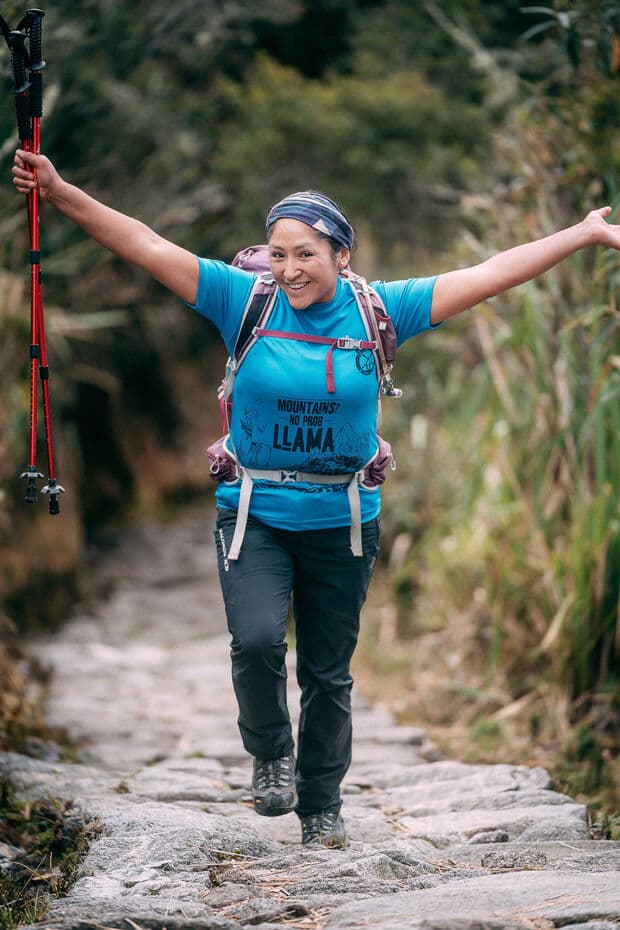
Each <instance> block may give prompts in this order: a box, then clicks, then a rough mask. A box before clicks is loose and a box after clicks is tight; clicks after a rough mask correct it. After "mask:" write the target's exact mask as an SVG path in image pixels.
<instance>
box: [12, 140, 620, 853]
mask: <svg viewBox="0 0 620 930" xmlns="http://www.w3.org/2000/svg"><path fill="white" fill-rule="evenodd" d="M32 169H36V179H35V175H34V174H33V170H32ZM13 175H14V183H15V185H16V187H17V190H18V191H19V192H20V193H23V194H27V193H28V192H29V191H30V190H32V189H33V188H34V187H35V185H36V184H38V186H39V189H40V193H41V197H42V199H44V200H46V201H47V202H48V203H50V204H52V205H53V206H54V207H56V209H58V210H59V211H60V212H61V213H64V214H65V216H67V217H68V218H69V219H71V220H73V221H74V222H75V223H77V224H78V225H79V226H81V228H82V229H83V230H84V231H85V232H86V233H87V234H88V235H90V236H92V237H93V238H94V239H96V240H97V241H98V242H99V243H100V244H101V245H103V246H105V247H106V248H108V249H110V250H111V251H112V252H114V253H115V254H116V255H117V256H119V257H120V258H123V259H126V260H127V261H129V262H131V263H132V264H134V265H136V266H138V267H140V268H142V269H144V270H145V271H147V272H149V273H150V274H151V275H152V276H153V277H154V278H156V279H157V280H158V281H160V282H161V283H162V284H163V285H165V286H166V287H168V288H169V289H170V290H172V291H173V292H174V293H176V294H177V295H178V296H179V297H181V298H182V299H183V300H184V301H185V302H186V303H188V304H189V305H190V306H191V307H193V308H195V309H196V310H198V311H199V312H200V313H202V314H204V315H205V316H208V317H209V318H210V319H211V320H212V321H213V322H214V323H215V324H216V325H217V326H218V328H219V330H220V332H221V334H222V336H223V338H224V341H225V342H226V344H227V347H228V349H229V351H232V348H233V346H234V343H235V339H236V336H237V334H238V331H239V326H240V320H241V315H242V313H243V310H244V307H245V305H246V302H247V300H248V297H249V295H250V293H251V292H252V287H253V284H254V281H255V277H254V276H253V275H252V274H250V273H248V272H246V271H243V270H241V269H239V268H233V267H230V266H228V265H225V264H223V263H221V262H216V261H210V260H205V259H199V258H197V257H196V256H195V255H193V254H192V253H191V252H188V251H187V250H185V249H182V248H180V247H178V246H176V245H174V244H173V243H172V242H168V241H167V240H165V239H163V238H162V237H161V236H158V235H157V234H156V233H155V232H153V231H152V230H151V229H149V228H148V227H147V226H145V225H144V224H143V223H141V222H139V221H138V220H135V219H132V218H131V217H128V216H125V215H123V214H120V213H117V212H116V211H114V210H112V209H110V208H109V207H107V206H105V205H103V204H101V203H99V202H98V201H96V200H94V199H93V198H92V197H90V196H89V195H88V194H86V193H85V192H84V191H82V190H80V189H78V188H76V187H74V186H72V185H70V184H68V183H66V182H65V181H64V180H63V179H62V178H61V177H60V176H59V175H58V173H57V172H56V170H55V169H54V167H53V166H52V164H51V163H50V162H49V160H48V159H47V158H45V157H44V156H35V155H32V154H30V153H26V152H23V151H18V152H17V153H16V155H15V163H14V167H13ZM610 212H611V208H610V207H603V208H602V209H599V210H594V211H592V212H590V213H589V214H588V215H587V216H586V218H585V219H584V220H582V221H581V222H579V223H577V224H575V225H574V226H571V227H569V228H567V229H564V230H561V231H560V232H557V233H554V234H553V235H551V236H547V237H545V238H543V239H540V240H537V241H535V242H530V243H527V244H524V245H520V246H517V247H516V248H513V249H510V250H508V251H505V252H501V253H499V254H497V255H495V256H493V257H492V258H490V259H488V260H487V261H485V262H482V263H481V264H479V265H476V266H473V267H471V268H464V269H459V270H458V271H452V272H448V273H446V274H441V275H438V276H436V277H432V278H424V279H410V280H408V281H393V282H388V283H385V282H375V283H374V285H373V287H374V288H375V289H376V291H377V292H378V293H379V295H380V297H381V299H382V300H383V302H384V304H385V306H386V308H387V311H388V313H389V314H390V316H391V318H392V320H393V322H394V326H395V328H396V332H397V335H398V339H399V342H401V343H402V342H403V341H404V340H406V339H408V338H410V337H412V336H414V335H416V334H417V333H419V332H421V331H423V330H426V329H428V328H430V327H432V326H436V325H437V324H439V323H442V322H443V321H444V320H447V319H448V318H449V317H451V316H454V315H455V314H457V313H460V312H462V311H463V310H466V309H467V308H469V307H472V306H474V305H475V304H477V303H479V302H480V301H482V300H485V299H487V298H489V297H492V296H494V295H496V294H499V293H500V292H502V291H504V290H506V289H508V288H510V287H513V286H515V285H518V284H521V283H523V282H525V281H528V280H530V279H532V278H534V277H536V276H537V275H539V274H542V273H543V272H545V271H547V270H548V269H549V268H551V267H553V266H554V265H556V264H557V263H558V262H560V261H562V260H563V259H564V258H566V257H567V256H569V255H571V254H572V253H574V252H576V251H578V250H579V249H581V248H584V247H586V246H590V245H603V246H607V247H611V248H615V249H618V250H620V227H619V226H613V225H610V224H608V223H607V222H606V219H605V218H606V217H607V216H608V215H609V213H610ZM267 239H268V246H269V262H270V266H271V270H272V273H273V276H274V279H275V282H276V284H277V287H278V290H277V294H276V301H275V304H274V308H273V311H272V315H271V316H270V318H269V328H270V331H271V335H272V337H273V338H265V339H259V340H257V342H256V344H255V345H254V347H253V348H252V350H251V352H249V353H248V356H247V358H246V360H245V361H244V364H243V366H242V367H241V368H240V370H239V372H238V375H237V379H236V382H235V394H234V404H233V407H232V423H231V436H232V441H233V444H234V447H235V452H236V453H237V456H238V458H239V461H240V462H241V465H242V466H245V467H246V468H247V469H256V470H257V471H259V472H260V471H262V473H263V476H264V475H265V473H269V475H268V477H263V478H262V480H261V479H260V477H259V480H257V481H255V483H254V486H253V489H252V495H251V501H250V505H249V518H248V521H247V526H246V528H245V534H244V539H243V544H242V546H241V549H240V551H239V552H238V553H237V552H235V553H234V555H233V554H231V551H230V550H231V543H232V539H233V535H234V530H235V524H236V518H237V509H238V507H239V493H240V491H239V485H240V482H239V481H233V482H230V483H224V482H222V483H221V485H220V488H219V490H218V495H217V501H218V517H217V525H216V531H215V538H216V546H217V552H218V563H219V570H220V580H221V584H222V591H223V595H224V601H225V605H226V614H227V621H228V627H229V630H230V632H231V635H232V642H231V656H232V669H233V684H234V688H235V692H236V695H237V700H238V704H239V728H240V732H241V736H242V740H243V744H244V746H245V748H246V750H247V751H248V752H249V753H250V754H251V755H252V756H253V758H254V771H253V780H252V795H253V800H254V807H255V809H256V811H257V812H258V813H260V814H264V815H266V816H277V815H280V814H285V813H288V812H290V811H292V810H295V811H296V813H297V814H298V816H299V817H300V819H301V826H302V842H303V843H305V844H309V843H316V842H319V843H322V844H323V845H326V846H333V847H339V848H340V847H343V846H345V845H346V842H347V840H346V835H345V828H344V823H343V820H342V817H341V815H340V808H341V799H340V784H341V782H342V779H343V777H344V775H345V772H346V771H347V768H348V766H349V763H350V758H351V709H350V693H351V686H352V679H351V676H350V672H349V663H350V659H351V656H352V654H353V650H354V648H355V645H356V641H357V634H358V623H359V612H360V609H361V606H362V603H363V601H364V598H365V596H366V590H367V587H368V583H369V581H370V576H371V574H372V569H373V567H374V563H375V559H376V554H377V550H378V542H379V528H378V522H377V516H378V512H379V492H378V489H377V488H366V487H363V486H362V487H361V488H360V489H359V494H360V506H361V522H362V526H361V535H362V547H361V555H360V554H359V553H357V554H354V553H353V551H352V548H351V539H350V532H349V525H350V523H351V511H350V507H349V501H348V499H347V493H346V484H345V483H343V482H339V483H337V482H336V480H335V479H334V481H330V480H329V479H330V477H331V478H334V476H335V475H342V474H347V473H350V472H351V471H354V472H355V471H357V470H358V469H360V468H361V467H362V466H363V464H364V463H365V462H366V461H367V460H368V459H369V458H370V457H371V456H372V454H373V452H374V451H375V450H376V447H377V437H376V392H377V380H376V377H374V378H371V377H368V374H369V373H370V374H373V373H374V372H373V371H372V369H371V370H370V371H369V366H368V365H361V364H356V361H359V356H358V355H357V354H356V353H353V352H346V351H343V352H334V353H333V369H334V385H332V386H331V387H330V386H329V385H326V382H325V358H326V348H325V345H324V344H320V342H313V341H312V338H313V337H315V336H316V337H320V338H321V337H325V336H328V337H334V336H336V337H341V336H345V335H346V336H349V337H351V338H352V339H353V340H355V339H360V338H362V339H363V338H364V337H365V333H364V331H363V327H362V322H361V318H360V315H359V313H358V310H357V308H356V305H355V300H354V297H353V295H352V292H351V291H350V289H349V287H348V286H347V284H346V282H345V281H344V280H343V278H342V276H341V272H342V270H343V269H344V268H346V266H347V265H348V262H349V258H350V253H351V248H352V245H353V230H352V228H351V226H350V224H349V223H348V221H347V219H346V217H345V216H344V215H343V213H342V212H341V211H340V209H339V208H338V206H337V205H336V204H335V203H334V202H333V201H331V200H329V198H326V197H324V196H323V195H320V194H316V193H314V192H308V191H306V192H302V193H299V194H293V195H291V196H290V197H287V198H285V199H284V200H282V201H280V202H279V203H278V204H276V205H275V206H274V207H273V208H272V209H271V211H270V212H269V215H268V217H267ZM291 333H294V334H297V336H298V337H301V338H297V339H295V338H293V339H291V338H290V334H291ZM287 334H289V335H287ZM304 337H307V338H304ZM277 470H280V472H278V473H281V474H282V475H284V476H287V475H288V476H295V475H297V474H301V475H302V479H303V480H294V478H291V480H288V479H285V478H283V479H282V480H280V481H278V480H275V479H273V480H271V477H270V475H274V474H276V472H277ZM304 473H305V474H304ZM315 475H316V479H314V476H315ZM237 556H238V557H237ZM291 594H292V596H293V604H294V612H295V622H296V647H297V675H298V680H299V684H300V687H301V692H302V698H301V716H300V723H299V733H298V740H297V758H296V760H295V756H294V742H293V735H292V730H291V724H290V719H289V714H288V709H287V702H286V669H285V653H286V644H285V631H286V619H287V613H288V606H289V601H290V598H291Z"/></svg>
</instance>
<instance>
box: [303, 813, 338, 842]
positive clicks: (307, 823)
mask: <svg viewBox="0 0 620 930" xmlns="http://www.w3.org/2000/svg"><path fill="white" fill-rule="evenodd" d="M301 842H302V843H303V844H304V846H311V845H313V844H316V843H320V845H321V846H329V847H331V848H332V849H344V848H345V846H347V845H348V842H347V835H346V833H345V829H344V820H343V819H342V817H341V816H340V814H338V813H337V812H336V811H321V812H320V813H318V814H309V815H308V816H307V817H302V818H301Z"/></svg>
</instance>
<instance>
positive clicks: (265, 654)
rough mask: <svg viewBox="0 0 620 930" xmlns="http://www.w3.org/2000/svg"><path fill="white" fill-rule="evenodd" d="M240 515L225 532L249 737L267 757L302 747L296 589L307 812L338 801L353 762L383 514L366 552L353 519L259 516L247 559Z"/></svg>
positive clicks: (219, 531) (300, 758) (220, 523)
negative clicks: (291, 520) (292, 669)
mask: <svg viewBox="0 0 620 930" xmlns="http://www.w3.org/2000/svg"><path fill="white" fill-rule="evenodd" d="M235 520H236V512H234V511H229V510H220V511H219V512H218V518H217V524H216V530H215V540H216V547H217V556H218V567H219V573H220V581H221V585H222V592H223V595H224V603H225V606H226V618H227V621H228V629H229V631H230V633H231V635H232V640H231V657H232V679H233V686H234V690H235V694H236V696H237V702H238V704H239V720H238V723H239V730H240V732H241V738H242V741H243V745H244V747H245V749H246V750H247V751H248V752H249V753H250V754H251V755H252V756H255V757H256V758H257V759H262V760H268V759H277V758H280V757H281V756H285V755H288V754H290V753H292V752H293V751H294V743H293V734H292V728H291V720H290V717H289V712H288V706H287V698H286V666H285V658H286V649H287V646H286V641H285V636H286V625H287V617H288V610H289V603H290V600H291V595H292V597H293V611H294V617H295V637H296V651H297V680H298V682H299V686H300V688H301V714H300V719H299V731H298V739H297V769H296V781H297V792H298V796H299V803H298V807H297V813H298V814H299V816H300V817H305V816H306V815H308V814H314V813H318V812H319V811H322V810H329V811H338V810H340V806H341V800H340V783H341V782H342V779H343V778H344V775H345V773H346V771H347V769H348V767H349V765H350V762H351V687H352V684H353V679H352V678H351V673H350V670H349V664H350V661H351V656H352V655H353V651H354V649H355V646H356V643H357V637H358V632H359V614H360V610H361V607H362V604H363V603H364V600H365V597H366V591H367V589H368V584H369V581H370V576H371V574H372V570H373V568H374V564H375V561H376V557H377V551H378V547H379V522H378V520H372V521H369V522H368V523H365V524H363V526H362V542H363V548H364V555H363V556H362V557H355V556H353V555H352V554H351V549H350V538H349V527H346V526H345V527H338V528H335V529H326V530H310V531H308V530H304V531H291V530H279V529H275V528H273V527H270V526H266V525H265V524H263V523H261V522H259V521H258V520H255V519H253V518H251V517H250V519H249V520H248V525H247V529H246V533H245V537H244V540H243V545H242V547H241V553H240V556H239V559H238V560H237V561H229V560H228V559H227V558H226V553H227V552H228V549H229V547H230V543H231V540H232V535H233V531H234V527H235Z"/></svg>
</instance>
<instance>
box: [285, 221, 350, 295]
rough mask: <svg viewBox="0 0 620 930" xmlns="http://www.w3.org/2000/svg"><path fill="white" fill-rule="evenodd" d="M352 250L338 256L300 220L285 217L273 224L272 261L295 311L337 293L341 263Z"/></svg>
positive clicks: (344, 250) (324, 240) (342, 252)
mask: <svg viewBox="0 0 620 930" xmlns="http://www.w3.org/2000/svg"><path fill="white" fill-rule="evenodd" d="M348 259H349V252H348V250H347V249H345V248H343V249H342V250H341V251H340V252H339V253H338V254H337V255H335V254H334V251H333V249H332V247H331V245H330V244H329V242H328V241H327V240H326V239H321V237H320V236H318V235H317V233H316V231H315V230H314V229H312V228H311V227H310V226H306V224H305V223H302V222H301V221H300V220H293V219H288V218H284V219H281V220H278V221H277V222H276V223H274V225H273V228H272V230H271V235H270V237H269V263H270V265H271V271H272V274H273V276H274V278H275V281H276V284H277V285H278V287H279V288H281V289H282V290H283V291H284V293H285V294H286V296H287V297H288V300H289V303H290V305H291V306H292V307H293V309H294V310H306V309H307V308H308V307H309V306H310V305H311V304H320V303H325V302H326V301H328V300H331V299H332V297H334V295H335V293H336V284H337V282H338V271H339V268H340V263H342V264H343V265H345V264H346V263H347V261H348Z"/></svg>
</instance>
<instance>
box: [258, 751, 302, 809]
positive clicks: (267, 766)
mask: <svg viewBox="0 0 620 930" xmlns="http://www.w3.org/2000/svg"><path fill="white" fill-rule="evenodd" d="M252 800H253V801H254V810H255V811H256V812H257V814H262V815H263V816H264V817H279V816H280V815H281V814H289V813H290V812H291V811H292V810H293V809H294V807H295V805H296V804H297V792H296V791H295V759H294V757H293V756H282V758H281V759H268V760H267V761H266V762H263V761H262V760H261V759H254V775H253V776H252Z"/></svg>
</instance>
